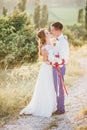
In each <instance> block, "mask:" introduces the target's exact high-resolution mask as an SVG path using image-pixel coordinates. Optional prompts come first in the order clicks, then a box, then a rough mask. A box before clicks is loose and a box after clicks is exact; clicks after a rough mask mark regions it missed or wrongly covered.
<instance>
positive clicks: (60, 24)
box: [51, 21, 63, 30]
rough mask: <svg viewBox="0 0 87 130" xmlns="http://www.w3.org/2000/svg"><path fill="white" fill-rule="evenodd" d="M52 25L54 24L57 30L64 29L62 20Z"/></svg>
mask: <svg viewBox="0 0 87 130" xmlns="http://www.w3.org/2000/svg"><path fill="white" fill-rule="evenodd" d="M51 26H53V27H54V28H55V29H56V30H62V29H63V24H62V23H61V22H59V21H58V22H55V23H53V24H52V25H51Z"/></svg>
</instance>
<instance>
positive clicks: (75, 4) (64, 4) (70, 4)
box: [0, 0, 85, 12]
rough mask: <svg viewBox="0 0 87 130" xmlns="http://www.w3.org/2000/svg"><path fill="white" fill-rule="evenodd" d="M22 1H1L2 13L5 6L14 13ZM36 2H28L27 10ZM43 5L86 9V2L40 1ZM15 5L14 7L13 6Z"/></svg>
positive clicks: (76, 0)
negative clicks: (14, 9)
mask: <svg viewBox="0 0 87 130" xmlns="http://www.w3.org/2000/svg"><path fill="white" fill-rule="evenodd" d="M19 1H20V0H13V1H12V0H0V12H1V11H2V8H3V6H5V7H6V8H7V9H8V10H9V11H12V10H13V8H14V7H15V6H16V5H17V3H18V2H19ZM34 1H35V0H27V5H26V8H27V9H31V8H34ZM40 1H41V4H43V3H45V4H47V5H48V6H49V7H53V6H58V7H79V8H81V7H84V6H85V0H50V2H49V1H47V0H40ZM12 5H13V6H12Z"/></svg>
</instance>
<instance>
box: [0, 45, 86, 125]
mask: <svg viewBox="0 0 87 130" xmlns="http://www.w3.org/2000/svg"><path fill="white" fill-rule="evenodd" d="M82 49H83V50H84V51H85V49H86V48H85V47H84V48H81V49H78V50H75V49H73V48H71V54H70V59H69V64H68V65H67V72H66V77H65V83H66V85H67V86H68V87H70V86H72V84H73V83H74V82H75V81H77V79H78V75H80V74H81V71H80V68H79V64H78V62H77V58H78V53H79V52H81V51H82ZM85 53H86V51H85ZM85 53H84V55H86V54H85ZM40 66H41V60H39V61H38V62H37V63H34V64H25V65H22V66H21V67H20V68H14V69H12V70H9V69H8V70H0V125H1V126H2V125H3V124H5V123H6V121H7V120H8V119H9V118H11V117H16V116H17V114H18V113H19V112H20V110H21V109H22V108H24V107H25V106H26V105H27V104H28V103H29V101H30V100H31V97H32V94H33V91H34V86H35V82H36V79H37V75H38V72H39V69H40ZM53 125H54V124H52V126H53Z"/></svg>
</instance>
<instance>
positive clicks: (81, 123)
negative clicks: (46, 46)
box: [0, 58, 87, 130]
mask: <svg viewBox="0 0 87 130" xmlns="http://www.w3.org/2000/svg"><path fill="white" fill-rule="evenodd" d="M79 62H80V66H81V69H82V70H83V71H84V75H83V76H82V77H80V78H79V81H78V84H76V85H75V86H74V85H73V87H72V89H70V90H69V96H68V97H66V100H65V104H66V113H65V114H63V115H57V116H52V117H50V118H43V117H33V116H26V117H19V119H18V120H17V121H14V122H12V123H11V122H10V123H8V124H6V125H5V126H4V127H3V128H1V129H0V130H77V129H78V128H79V127H84V128H85V129H84V130H87V115H85V116H83V112H84V111H85V110H84V109H85V108H86V111H87V58H82V59H80V61H79ZM86 114H87V113H86ZM82 130H83V129H82Z"/></svg>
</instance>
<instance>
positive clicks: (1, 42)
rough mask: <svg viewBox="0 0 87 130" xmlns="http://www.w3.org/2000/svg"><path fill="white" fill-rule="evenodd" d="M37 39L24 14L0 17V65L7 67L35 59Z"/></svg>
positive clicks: (26, 15) (18, 13)
mask: <svg viewBox="0 0 87 130" xmlns="http://www.w3.org/2000/svg"><path fill="white" fill-rule="evenodd" d="M37 57H38V55H37V38H36V32H35V31H34V26H33V25H32V24H31V22H30V19H29V16H28V14H27V13H26V12H16V13H15V14H12V15H10V16H7V17H0V65H1V66H2V67H9V66H12V65H15V64H22V63H24V62H33V61H35V60H36V59H37Z"/></svg>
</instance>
